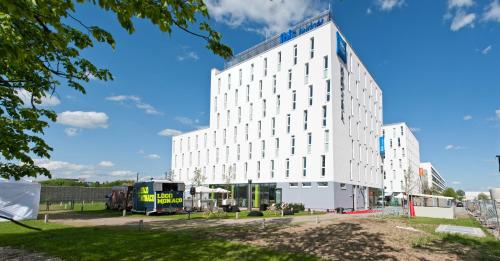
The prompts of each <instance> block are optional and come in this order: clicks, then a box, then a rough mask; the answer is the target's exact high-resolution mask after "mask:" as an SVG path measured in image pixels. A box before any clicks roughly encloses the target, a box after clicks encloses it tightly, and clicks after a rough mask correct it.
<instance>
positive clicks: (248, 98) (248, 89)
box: [247, 84, 250, 102]
mask: <svg viewBox="0 0 500 261" xmlns="http://www.w3.org/2000/svg"><path fill="white" fill-rule="evenodd" d="M249 101H250V85H248V84H247V102H249Z"/></svg>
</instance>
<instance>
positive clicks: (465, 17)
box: [450, 10, 476, 32]
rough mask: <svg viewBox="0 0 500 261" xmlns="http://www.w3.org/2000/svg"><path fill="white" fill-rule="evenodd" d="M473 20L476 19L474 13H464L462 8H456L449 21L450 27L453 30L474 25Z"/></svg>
mask: <svg viewBox="0 0 500 261" xmlns="http://www.w3.org/2000/svg"><path fill="white" fill-rule="evenodd" d="M474 20H476V14H475V13H466V12H465V11H463V10H458V11H457V12H456V13H455V16H454V17H453V20H452V21H451V25H450V29H451V30H452V31H454V32H456V31H458V30H460V29H462V28H464V27H466V26H470V27H474Z"/></svg>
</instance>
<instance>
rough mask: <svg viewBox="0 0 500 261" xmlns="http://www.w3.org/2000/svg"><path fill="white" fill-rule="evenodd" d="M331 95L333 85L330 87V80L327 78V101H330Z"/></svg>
mask: <svg viewBox="0 0 500 261" xmlns="http://www.w3.org/2000/svg"><path fill="white" fill-rule="evenodd" d="M330 95H331V87H330V80H326V101H327V102H328V101H330Z"/></svg>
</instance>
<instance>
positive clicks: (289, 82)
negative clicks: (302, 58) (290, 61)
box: [288, 69, 292, 89]
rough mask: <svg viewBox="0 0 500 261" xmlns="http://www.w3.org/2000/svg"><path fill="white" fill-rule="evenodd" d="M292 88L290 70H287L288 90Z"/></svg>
mask: <svg viewBox="0 0 500 261" xmlns="http://www.w3.org/2000/svg"><path fill="white" fill-rule="evenodd" d="M291 88H292V69H290V70H288V89H291Z"/></svg>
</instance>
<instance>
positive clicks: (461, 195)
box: [456, 189, 465, 200]
mask: <svg viewBox="0 0 500 261" xmlns="http://www.w3.org/2000/svg"><path fill="white" fill-rule="evenodd" d="M456 193H457V198H458V199H459V200H463V199H464V197H465V191H463V190H461V189H459V190H457V191H456Z"/></svg>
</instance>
